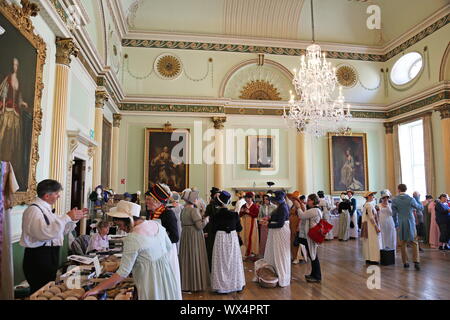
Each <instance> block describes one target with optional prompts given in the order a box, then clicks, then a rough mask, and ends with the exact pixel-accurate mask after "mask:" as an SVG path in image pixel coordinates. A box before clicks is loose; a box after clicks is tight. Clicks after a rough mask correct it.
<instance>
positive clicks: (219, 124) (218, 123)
mask: <svg viewBox="0 0 450 320" xmlns="http://www.w3.org/2000/svg"><path fill="white" fill-rule="evenodd" d="M226 121H227V117H213V118H212V122H214V129H218V130H220V129H223V126H224V124H225V122H226Z"/></svg>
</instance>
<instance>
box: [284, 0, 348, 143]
mask: <svg viewBox="0 0 450 320" xmlns="http://www.w3.org/2000/svg"><path fill="white" fill-rule="evenodd" d="M311 20H312V31H313V44H312V45H310V46H308V47H307V48H306V57H305V56H304V55H302V57H301V61H300V69H299V70H296V69H294V79H293V81H292V84H293V85H294V88H295V91H296V93H297V96H299V97H300V99H299V100H295V99H294V98H295V97H294V95H293V94H292V91H291V92H290V95H291V99H290V100H289V112H288V113H286V110H285V109H284V112H283V118H284V119H285V120H286V121H287V122H288V124H293V125H294V126H295V127H296V128H297V130H298V131H299V132H302V133H309V134H311V135H314V136H316V137H318V136H323V135H325V134H326V132H327V131H330V130H331V131H337V132H340V131H344V130H348V128H347V127H346V125H345V124H344V122H346V121H347V120H349V119H350V118H351V117H352V116H351V113H350V105H348V104H347V106H345V103H344V96H343V95H342V87H341V86H340V87H339V96H338V97H337V99H336V100H333V97H332V95H333V93H334V91H335V89H336V86H337V78H336V68H332V67H331V63H330V62H327V60H326V58H325V53H324V52H322V50H321V48H320V46H319V45H317V44H315V43H314V15H313V4H312V0H311ZM344 127H345V128H344Z"/></svg>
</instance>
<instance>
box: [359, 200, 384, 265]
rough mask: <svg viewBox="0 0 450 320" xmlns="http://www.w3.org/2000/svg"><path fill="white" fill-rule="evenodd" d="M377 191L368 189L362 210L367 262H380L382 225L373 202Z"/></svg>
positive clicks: (362, 227) (364, 248)
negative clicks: (380, 225)
mask: <svg viewBox="0 0 450 320" xmlns="http://www.w3.org/2000/svg"><path fill="white" fill-rule="evenodd" d="M374 194H376V192H371V191H367V192H366V193H365V194H364V198H366V203H365V204H364V207H363V212H362V220H361V221H362V226H361V238H362V239H363V255H364V260H366V263H367V264H379V263H380V227H379V224H378V214H377V210H375V206H374V204H373V199H374Z"/></svg>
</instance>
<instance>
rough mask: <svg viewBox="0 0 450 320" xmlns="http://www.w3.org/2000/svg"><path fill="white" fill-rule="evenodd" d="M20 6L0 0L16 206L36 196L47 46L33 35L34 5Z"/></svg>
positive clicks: (4, 113)
mask: <svg viewBox="0 0 450 320" xmlns="http://www.w3.org/2000/svg"><path fill="white" fill-rule="evenodd" d="M21 3H22V7H19V6H18V5H16V4H10V3H8V2H6V1H5V0H0V26H2V28H3V29H4V33H3V34H2V35H1V36H0V48H2V49H1V55H0V56H1V58H0V160H2V161H9V162H11V164H12V167H13V169H14V173H15V176H16V179H17V182H18V184H19V190H18V192H17V193H16V194H15V201H14V205H17V204H25V203H29V202H30V201H31V200H32V199H33V198H34V197H35V194H36V193H35V192H36V166H37V163H38V161H39V154H38V137H39V135H40V132H41V122H42V111H41V97H42V89H43V83H42V75H43V67H44V63H45V56H46V47H45V43H44V41H43V40H42V38H40V37H39V36H37V35H35V34H34V28H33V24H32V23H31V19H30V15H36V13H37V7H36V4H31V3H30V2H29V1H26V0H22V1H21Z"/></svg>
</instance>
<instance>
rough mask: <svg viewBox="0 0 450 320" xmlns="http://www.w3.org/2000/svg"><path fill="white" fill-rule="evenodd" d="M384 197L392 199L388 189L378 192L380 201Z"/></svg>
mask: <svg viewBox="0 0 450 320" xmlns="http://www.w3.org/2000/svg"><path fill="white" fill-rule="evenodd" d="M384 197H389V198H390V197H392V194H391V192H390V191H389V190H388V189H385V190H382V191H380V198H381V199H382V198H384Z"/></svg>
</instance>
